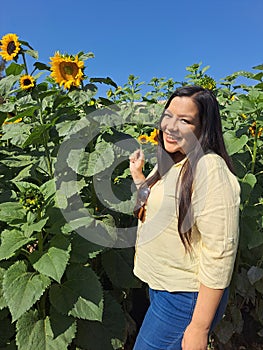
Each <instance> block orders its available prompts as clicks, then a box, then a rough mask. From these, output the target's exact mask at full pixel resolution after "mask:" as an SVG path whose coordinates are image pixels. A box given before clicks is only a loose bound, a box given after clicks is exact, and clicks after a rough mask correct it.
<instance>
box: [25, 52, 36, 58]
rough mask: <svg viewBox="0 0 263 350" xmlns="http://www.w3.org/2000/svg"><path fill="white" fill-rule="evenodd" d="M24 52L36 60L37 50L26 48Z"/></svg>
mask: <svg viewBox="0 0 263 350" xmlns="http://www.w3.org/2000/svg"><path fill="white" fill-rule="evenodd" d="M25 53H27V54H28V55H29V56H31V57H33V58H35V59H36V60H38V51H36V50H26V51H25Z"/></svg>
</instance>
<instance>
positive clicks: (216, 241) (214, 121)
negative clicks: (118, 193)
mask: <svg viewBox="0 0 263 350" xmlns="http://www.w3.org/2000/svg"><path fill="white" fill-rule="evenodd" d="M143 165H144V155H143V153H142V151H141V150H137V151H135V152H134V153H133V154H132V155H131V156H130V171H131V174H132V177H133V180H134V183H135V185H136V186H137V188H138V196H137V204H136V207H135V214H136V216H137V217H138V218H139V219H140V220H139V225H138V234H137V243H136V253H135V259H134V273H135V275H136V276H137V277H139V278H140V279H141V280H142V281H144V282H146V283H147V284H148V285H149V295H150V306H149V309H148V311H147V313H146V315H145V318H144V321H143V324H142V326H141V329H140V331H139V334H138V336H137V340H136V343H135V346H134V350H150V349H158V350H161V349H166V350H180V349H183V350H206V348H207V343H208V335H209V332H210V331H211V330H212V329H213V328H214V326H215V325H216V324H217V323H218V321H219V320H220V319H221V318H222V316H223V313H224V310H225V307H226V304H227V298H228V286H229V284H230V281H231V276H232V272H233V267H234V262H235V257H236V251H237V245H238V217H239V203H240V187H239V184H238V181H237V179H236V177H235V176H234V174H233V172H232V167H231V162H230V159H229V157H228V155H227V152H226V149H225V145H224V141H223V135H222V126H221V119H220V114H219V107H218V103H217V100H216V98H215V96H214V95H213V93H212V92H211V91H209V90H206V89H203V88H202V87H198V86H186V87H182V88H179V89H177V90H176V91H175V92H174V93H173V94H172V96H171V97H170V99H169V100H168V101H167V103H166V105H165V109H164V112H163V114H162V116H161V120H160V124H159V134H158V151H157V165H156V166H155V167H154V169H153V171H152V172H151V173H150V174H149V176H148V177H147V179H145V177H144V175H143V172H142V168H143Z"/></svg>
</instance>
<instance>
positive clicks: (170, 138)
mask: <svg viewBox="0 0 263 350" xmlns="http://www.w3.org/2000/svg"><path fill="white" fill-rule="evenodd" d="M180 140H181V137H176V136H173V135H168V134H166V133H165V141H166V142H168V143H178V142H179V141H180Z"/></svg>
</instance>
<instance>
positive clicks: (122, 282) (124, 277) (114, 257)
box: [102, 248, 141, 288]
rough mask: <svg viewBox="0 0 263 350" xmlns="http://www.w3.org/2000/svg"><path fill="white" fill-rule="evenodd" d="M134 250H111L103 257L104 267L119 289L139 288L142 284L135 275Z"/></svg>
mask: <svg viewBox="0 0 263 350" xmlns="http://www.w3.org/2000/svg"><path fill="white" fill-rule="evenodd" d="M133 257H134V251H133V249H132V248H126V249H111V250H109V251H107V252H105V253H104V254H103V255H102V264H103V267H104V269H105V271H106V273H107V275H108V277H109V279H110V280H111V282H112V283H113V285H114V286H116V287H119V288H139V287H140V285H141V283H140V282H139V280H138V279H137V278H135V276H134V274H133Z"/></svg>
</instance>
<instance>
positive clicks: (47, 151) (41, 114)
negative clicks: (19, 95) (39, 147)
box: [38, 98, 53, 178]
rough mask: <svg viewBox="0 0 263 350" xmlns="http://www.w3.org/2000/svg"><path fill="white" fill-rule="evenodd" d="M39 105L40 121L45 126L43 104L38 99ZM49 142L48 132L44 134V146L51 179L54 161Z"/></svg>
mask: <svg viewBox="0 0 263 350" xmlns="http://www.w3.org/2000/svg"><path fill="white" fill-rule="evenodd" d="M38 104H39V107H40V108H39V112H40V113H39V120H40V124H41V125H45V124H44V119H43V113H42V102H41V100H40V99H39V98H38ZM47 143H48V140H47V133H46V130H45V131H44V132H43V145H44V148H45V153H46V163H47V168H48V172H49V176H50V178H52V177H53V170H52V161H51V155H50V152H49V148H48V145H47Z"/></svg>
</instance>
